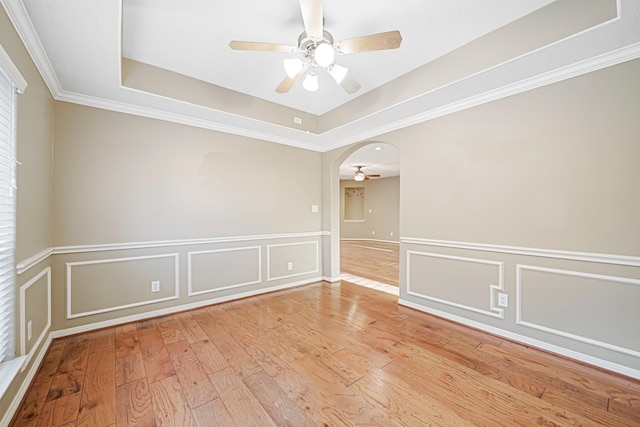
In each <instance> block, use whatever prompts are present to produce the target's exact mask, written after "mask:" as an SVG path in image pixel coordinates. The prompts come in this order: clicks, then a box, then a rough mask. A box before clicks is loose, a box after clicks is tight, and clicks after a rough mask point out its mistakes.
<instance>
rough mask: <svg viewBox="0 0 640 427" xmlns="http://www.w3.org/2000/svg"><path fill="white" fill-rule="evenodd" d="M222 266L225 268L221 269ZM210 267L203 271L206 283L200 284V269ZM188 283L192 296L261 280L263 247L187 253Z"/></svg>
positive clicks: (189, 294)
mask: <svg viewBox="0 0 640 427" xmlns="http://www.w3.org/2000/svg"><path fill="white" fill-rule="evenodd" d="M205 260H206V261H205ZM222 266H223V267H225V268H224V269H222V268H219V267H222ZM207 267H208V268H209V270H207V271H203V272H201V273H200V274H201V276H204V277H206V283H205V284H204V285H202V284H199V283H198V280H197V276H198V274H199V272H198V270H199V269H200V270H204V269H205V268H207ZM232 275H233V276H232ZM194 276H195V280H194ZM187 282H188V291H187V294H188V296H190V297H191V296H195V295H201V294H206V293H209V292H216V291H223V290H226V289H234V288H239V287H242V286H249V285H255V284H258V283H261V282H262V248H261V247H260V246H248V247H242V248H230V249H213V250H207V251H195V252H187Z"/></svg>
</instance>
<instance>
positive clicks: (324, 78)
mask: <svg viewBox="0 0 640 427" xmlns="http://www.w3.org/2000/svg"><path fill="white" fill-rule="evenodd" d="M552 1H553V0H528V1H513V0H483V1H481V2H479V1H477V0H455V1H451V0H430V1H425V0H403V1H400V2H391V1H388V0H366V1H362V0H360V1H353V0H352V1H344V0H324V2H323V10H324V17H325V25H324V28H325V30H327V31H329V32H330V33H331V34H332V35H333V36H334V38H335V40H336V41H339V40H343V39H347V38H352V37H357V36H363V35H369V34H374V33H380V32H384V31H391V30H399V31H400V33H401V34H402V36H403V41H402V45H401V47H400V48H399V49H394V50H388V51H377V52H365V53H359V54H351V55H342V56H339V57H338V58H337V60H336V62H337V63H338V64H340V65H343V66H347V67H348V68H349V70H350V73H351V74H350V75H351V76H352V77H353V78H354V79H356V80H357V81H358V82H359V83H360V84H361V85H362V89H360V91H359V92H358V93H356V94H353V95H349V94H347V93H346V92H345V91H344V90H343V89H342V88H341V87H340V86H338V85H336V84H335V82H333V80H331V78H330V77H329V76H328V75H327V74H326V73H320V75H319V78H320V79H321V80H320V86H321V89H320V90H319V91H318V92H315V93H310V92H308V91H306V90H304V89H303V88H302V85H301V84H300V83H301V82H298V84H297V85H296V86H295V87H294V88H293V89H292V90H291V91H290V92H289V93H286V94H279V93H276V92H275V88H276V87H277V86H278V84H279V83H280V82H281V81H282V79H283V78H284V76H285V74H284V69H283V67H282V60H283V59H284V58H287V57H292V55H288V54H285V53H274V52H247V51H233V50H231V49H230V48H229V46H228V43H229V42H230V41H231V40H245V41H260V42H268V43H277V44H284V45H292V46H297V40H298V36H299V35H300V33H302V31H304V25H303V21H302V15H301V12H300V6H299V4H298V1H297V0H270V1H255V0H234V1H224V2H221V1H211V0H181V1H180V2H176V1H175V0H124V1H123V39H122V40H123V56H125V57H126V58H130V59H134V60H137V61H140V62H144V63H147V64H151V65H155V66H157V67H161V68H164V69H167V70H171V71H175V72H177V73H180V74H184V75H187V76H190V77H194V78H197V79H200V80H203V81H206V82H210V83H214V84H216V85H219V86H223V87H226V88H228V89H233V90H235V91H239V92H242V93H245V94H248V95H251V96H255V97H258V98H262V99H266V100H269V101H272V102H275V103H277V104H282V105H286V106H289V107H292V108H295V109H297V110H301V111H304V112H309V113H311V114H316V115H321V114H324V113H326V112H328V111H330V110H333V109H334V108H336V107H338V106H340V105H342V104H344V103H345V102H347V101H349V100H350V99H352V98H353V97H355V96H359V95H362V94H363V93H366V92H368V91H370V90H372V89H375V88H376V87H379V86H381V85H382V84H384V83H387V82H389V81H390V80H393V79H395V78H397V77H399V76H401V75H403V74H405V73H407V72H409V71H411V70H413V69H415V68H417V67H419V66H421V65H423V64H426V63H427V62H429V61H431V60H433V59H435V58H437V57H439V56H442V55H444V54H445V53H447V52H450V51H452V50H455V49H456V48H458V47H460V46H462V45H464V44H466V43H468V42H470V41H471V40H474V39H476V38H478V37H480V36H482V35H484V34H487V33H489V32H491V31H493V30H495V29H496V28H498V27H501V26H503V25H505V24H507V23H509V22H511V21H513V20H515V19H517V18H520V17H521V16H523V15H526V14H527V13H530V12H532V11H533V10H535V9H537V8H539V7H542V6H544V5H546V4H548V3H551V2H552Z"/></svg>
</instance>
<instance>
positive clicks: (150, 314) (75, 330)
mask: <svg viewBox="0 0 640 427" xmlns="http://www.w3.org/2000/svg"><path fill="white" fill-rule="evenodd" d="M321 280H322V279H321V278H320V277H314V278H311V279H306V280H301V281H298V282H291V283H285V284H282V285H276V286H271V287H268V288H260V289H253V290H250V291H247V292H242V293H239V294H233V295H225V296H222V297H217V298H212V299H208V300H203V301H196V302H192V303H187V304H182V305H176V306H171V307H168V308H162V309H159V310H154V311H146V312H144V313H139V314H133V315H131V316H124V317H118V318H115V319H110V320H104V321H102V322H96V323H90V324H87V325H81V326H75V327H72V328H67V329H60V330H57V331H53V332H51V336H52V337H53V338H60V337H66V336H69V335H75V334H79V333H82V332H89V331H94V330H97V329H102V328H108V327H111V326H117V325H122V324H124V323H130V322H136V321H139V320H145V319H151V318H154V317H160V316H167V315H170V314H173V313H178V312H181V311H186V310H192V309H196V308H200V307H205V306H208V305H214V304H220V303H223V302H227V301H233V300H237V299H242V298H248V297H252V296H256V295H262V294H266V293H269V292H275V291H280V290H283V289H289V288H295V287H298V286H302V285H308V284H311V283H315V282H319V281H321Z"/></svg>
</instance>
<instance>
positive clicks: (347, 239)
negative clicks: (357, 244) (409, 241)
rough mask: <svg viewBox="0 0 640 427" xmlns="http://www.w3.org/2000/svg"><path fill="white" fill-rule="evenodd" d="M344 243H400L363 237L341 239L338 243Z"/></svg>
mask: <svg viewBox="0 0 640 427" xmlns="http://www.w3.org/2000/svg"><path fill="white" fill-rule="evenodd" d="M343 240H344V241H345V242H354V241H358V240H360V241H363V242H380V243H393V244H394V245H399V244H400V242H399V241H397V240H382V239H367V238H364V237H341V238H340V241H343Z"/></svg>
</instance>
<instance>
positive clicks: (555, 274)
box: [516, 264, 640, 358]
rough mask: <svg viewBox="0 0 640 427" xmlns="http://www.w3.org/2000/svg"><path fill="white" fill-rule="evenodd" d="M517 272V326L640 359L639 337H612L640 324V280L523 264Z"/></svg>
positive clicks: (517, 268) (518, 266) (518, 267)
mask: <svg viewBox="0 0 640 427" xmlns="http://www.w3.org/2000/svg"><path fill="white" fill-rule="evenodd" d="M516 273H517V274H516V323H517V324H518V325H520V326H524V327H527V328H532V329H537V330H539V331H544V332H547V333H550V334H553V335H557V336H561V337H564V338H570V339H573V340H576V341H580V342H584V343H587V344H590V345H594V346H597V347H601V348H604V349H607V350H613V351H616V352H619V353H623V354H627V355H631V356H634V357H638V358H640V340H637V339H636V340H635V345H636V347H633V344H634V343H630V344H631V345H629V343H621V342H616V339H615V336H614V334H615V331H628V330H629V328H636V329H637V328H638V327H639V325H640V307H639V306H638V301H640V280H637V279H631V278H627V277H617V276H608V275H602V274H593V273H587V272H581V271H570V270H561V269H555V268H546V267H538V266H531V265H523V264H518V265H517V266H516ZM609 298H611V299H609ZM609 302H610V304H609ZM535 317H537V318H535ZM627 336H628V334H627ZM636 337H638V335H637V334H636ZM630 347H633V348H630Z"/></svg>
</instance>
